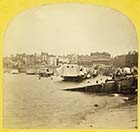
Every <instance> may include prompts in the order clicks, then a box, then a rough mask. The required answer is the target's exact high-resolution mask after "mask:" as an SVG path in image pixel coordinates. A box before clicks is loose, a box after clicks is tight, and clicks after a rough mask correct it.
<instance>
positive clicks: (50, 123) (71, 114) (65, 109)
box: [3, 74, 105, 128]
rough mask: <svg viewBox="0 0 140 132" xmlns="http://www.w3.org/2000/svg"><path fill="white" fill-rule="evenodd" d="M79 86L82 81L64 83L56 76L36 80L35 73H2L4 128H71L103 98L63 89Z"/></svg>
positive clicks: (82, 119)
mask: <svg viewBox="0 0 140 132" xmlns="http://www.w3.org/2000/svg"><path fill="white" fill-rule="evenodd" d="M99 78H101V77H97V78H95V79H93V80H92V81H93V82H95V81H96V80H98V79H99ZM102 78H104V79H105V77H102ZM82 83H87V81H85V82H82ZM78 85H81V84H80V83H74V82H64V81H62V80H61V79H60V78H58V77H55V78H54V79H53V80H51V79H50V78H42V79H41V80H39V79H38V77H37V76H31V75H25V74H15V75H14V74H5V75H4V90H3V91H4V127H5V128H63V127H66V128H74V127H75V126H77V125H79V124H80V123H81V122H82V121H84V120H85V119H84V118H85V116H86V115H87V114H89V113H90V112H93V105H94V104H95V103H98V101H100V100H102V97H100V96H97V95H95V94H90V95H89V94H86V93H82V92H70V91H63V90H62V89H64V88H67V87H72V86H78ZM95 98H96V99H95ZM95 100H96V101H95ZM97 100H98V101H97Z"/></svg>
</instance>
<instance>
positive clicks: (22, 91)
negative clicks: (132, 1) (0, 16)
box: [3, 3, 138, 129]
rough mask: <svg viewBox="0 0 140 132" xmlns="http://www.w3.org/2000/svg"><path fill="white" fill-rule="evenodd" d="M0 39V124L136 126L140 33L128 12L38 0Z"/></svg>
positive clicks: (10, 126) (11, 126)
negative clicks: (0, 87)
mask: <svg viewBox="0 0 140 132" xmlns="http://www.w3.org/2000/svg"><path fill="white" fill-rule="evenodd" d="M3 39H4V41H3V128H5V129H137V128H138V119H137V117H138V115H137V113H138V105H137V103H138V95H137V92H138V38H137V32H136V29H135V26H134V24H133V22H132V21H131V20H130V19H129V18H128V17H127V16H126V15H125V14H123V13H121V12H120V11H117V10H115V9H112V8H109V7H105V6H97V5H94V4H80V3H59V4H58V3H56V4H48V5H42V6H36V7H33V8H30V9H28V10H25V11H23V12H20V13H19V14H17V15H16V16H15V17H14V18H13V19H12V20H11V21H10V23H9V24H8V26H7V28H6V31H5V33H4V38H3Z"/></svg>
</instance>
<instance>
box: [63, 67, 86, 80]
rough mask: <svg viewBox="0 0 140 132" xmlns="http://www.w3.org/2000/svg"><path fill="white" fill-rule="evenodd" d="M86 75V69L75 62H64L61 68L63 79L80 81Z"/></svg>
mask: <svg viewBox="0 0 140 132" xmlns="http://www.w3.org/2000/svg"><path fill="white" fill-rule="evenodd" d="M86 75H87V72H86V69H85V68H84V67H81V66H79V65H77V64H64V65H63V66H62V68H61V77H62V78H63V80H64V81H82V80H83V79H85V78H86Z"/></svg>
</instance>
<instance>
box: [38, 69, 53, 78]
mask: <svg viewBox="0 0 140 132" xmlns="http://www.w3.org/2000/svg"><path fill="white" fill-rule="evenodd" d="M38 74H39V76H40V77H49V76H51V75H54V70H53V68H40V69H39V71H38Z"/></svg>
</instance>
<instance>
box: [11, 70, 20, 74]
mask: <svg viewBox="0 0 140 132" xmlns="http://www.w3.org/2000/svg"><path fill="white" fill-rule="evenodd" d="M11 73H12V74H18V73H19V71H18V69H12V70H11Z"/></svg>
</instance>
